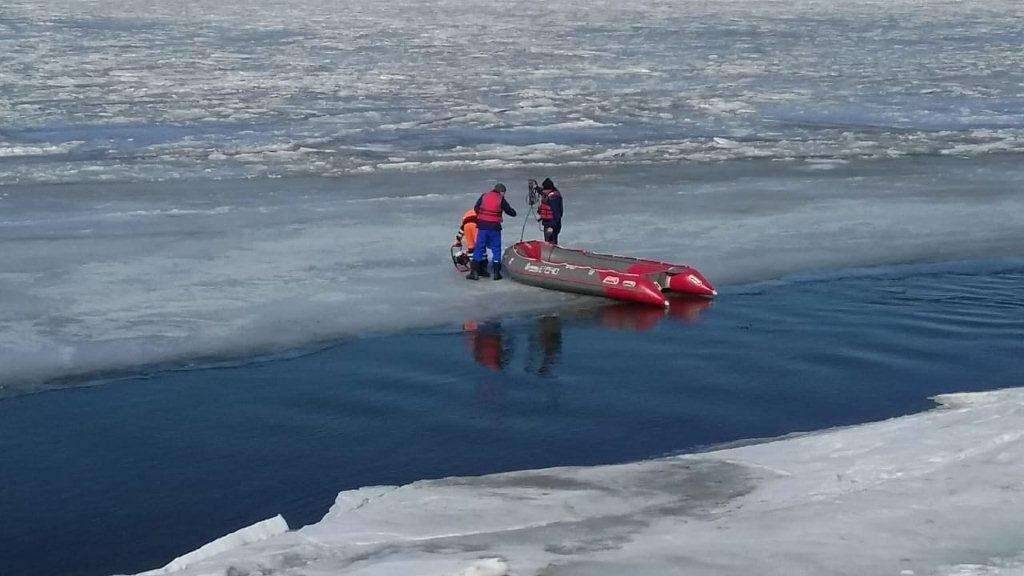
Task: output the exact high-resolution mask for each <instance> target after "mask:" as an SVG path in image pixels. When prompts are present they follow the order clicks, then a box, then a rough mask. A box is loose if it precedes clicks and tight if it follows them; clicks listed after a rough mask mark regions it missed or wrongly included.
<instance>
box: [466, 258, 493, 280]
mask: <svg viewBox="0 0 1024 576" xmlns="http://www.w3.org/2000/svg"><path fill="white" fill-rule="evenodd" d="M481 276H483V277H484V278H489V277H492V276H491V274H490V273H489V272H487V260H481V261H480V262H472V263H470V266H469V274H467V275H466V280H479V279H480V277H481ZM493 278H494V279H495V280H501V262H495V263H494V276H493Z"/></svg>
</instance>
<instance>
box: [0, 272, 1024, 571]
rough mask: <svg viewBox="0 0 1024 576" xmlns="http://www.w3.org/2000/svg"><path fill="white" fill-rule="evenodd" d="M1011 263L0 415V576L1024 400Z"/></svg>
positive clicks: (749, 290)
mask: <svg viewBox="0 0 1024 576" xmlns="http://www.w3.org/2000/svg"><path fill="white" fill-rule="evenodd" d="M1021 358H1024V265H1022V264H1021V263H1020V262H1019V261H1013V262H1001V263H985V264H977V263H975V264H966V265H964V264H961V265H950V266H942V267H937V268H936V267H932V268H928V269H922V268H916V269H905V270H902V271H899V270H897V271H892V270H890V271H888V272H881V271H875V272H868V273H851V274H850V275H848V276H847V277H839V276H836V277H832V278H829V279H817V280H794V281H789V282H780V283H772V284H764V285H758V286H752V287H751V286H748V287H741V288H732V289H726V290H724V291H723V294H722V296H721V297H720V298H719V300H718V301H716V302H715V303H714V304H713V305H711V306H708V305H707V304H704V303H693V302H689V303H688V302H677V303H676V304H675V305H674V306H673V309H672V311H671V313H669V314H667V315H665V314H663V313H661V312H660V311H657V310H651V309H644V308H634V307H629V306H620V305H604V306H599V307H595V308H592V309H587V310H565V311H561V312H560V313H557V314H552V315H547V316H541V317H516V318H506V319H502V320H500V321H481V322H478V323H467V325H465V326H451V327H445V328H440V329H435V330H431V331H418V332H415V333H408V334H400V335H393V336H385V337H375V338H367V339H362V340H356V341H351V342H346V343H342V344H339V345H337V346H335V347H333V348H330V349H328V350H324V351H321V352H318V353H315V354H310V355H308V356H304V357H301V358H295V359H289V360H278V361H272V362H265V363H260V364H252V365H248V366H241V367H236V368H222V369H208V370H192V371H179V372H166V373H161V374H156V375H151V376H148V377H138V378H130V379H123V380H119V381H115V382H107V383H102V384H98V385H96V386H91V387H79V388H69V389H64V390H57V391H52V392H47V393H40V394H34V395H27V396H21V397H15V398H8V399H4V400H0V454H2V455H3V458H2V461H0V496H2V497H0V542H2V543H3V545H0V573H2V574H3V575H4V576H21V575H53V574H62V575H97V574H109V573H113V572H133V571H138V570H142V569H148V568H154V567H157V566H160V565H162V564H163V563H165V562H167V561H169V560H170V559H172V558H173V557H175V556H177V555H180V554H182V553H185V552H187V551H189V550H191V549H194V548H196V547H198V546H200V545H202V544H204V543H205V542H208V541H210V540H212V539H214V538H216V537H219V536H221V535H223V534H225V533H227V532H230V531H233V530H235V529H238V528H240V527H243V526H245V525H248V524H250V523H252V522H255V521H258V520H262V519H264V518H267V517H270V516H272V515H274V514H276V513H278V512H281V513H283V514H284V515H285V518H286V519H287V520H288V521H289V523H290V524H291V525H292V526H299V525H302V524H307V523H310V522H314V521H316V520H318V519H319V518H320V516H321V515H322V514H323V513H324V512H326V511H327V508H328V507H329V506H330V504H331V503H332V502H333V499H334V497H335V495H336V494H337V492H339V491H340V490H345V489H350V488H356V487H359V486H365V485H373V484H400V483H407V482H411V481H413V480H417V479H422V478H436V477H442V476H448V475H476V474H486V473H491V472H499V471H506V470H516V469H530V468H541V467H547V466H556V465H593V464H604V463H612V462H622V461H629V460H637V459H644V458H651V457H656V456H661V455H664V454H667V453H673V452H681V451H688V450H694V449H699V448H700V447H704V446H707V445H712V444H716V443H722V442H729V441H735V440H740V439H746V438H758V437H771V436H777V435H781V434H786V433H790V432H796V431H804V430H815V429H821V428H826V427H830V426H839V425H849V424H856V423H861V422H866V421H871V420H878V419H883V418H889V417H893V416H897V415H901V414H906V413H909V412H914V411H919V410H923V409H926V408H928V407H929V406H930V403H929V401H928V400H927V398H928V397H929V396H932V395H935V394H939V393H944V392H952V391H970V390H984V389H991V388H1000V387H1008V386H1017V385H1021V384H1024V382H1021V375H1022V374H1024V370H1022V368H1024V361H1022V360H1021Z"/></svg>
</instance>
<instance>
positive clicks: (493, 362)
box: [463, 322, 509, 372]
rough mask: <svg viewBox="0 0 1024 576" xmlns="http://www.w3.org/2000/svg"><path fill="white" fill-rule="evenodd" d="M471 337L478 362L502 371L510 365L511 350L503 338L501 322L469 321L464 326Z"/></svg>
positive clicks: (471, 345) (474, 357) (471, 347)
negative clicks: (478, 322) (482, 322)
mask: <svg viewBox="0 0 1024 576" xmlns="http://www.w3.org/2000/svg"><path fill="white" fill-rule="evenodd" d="M463 329H464V330H465V332H466V335H467V336H468V337H469V347H470V350H471V351H472V352H473V360H474V361H476V363H477V364H479V365H481V366H484V367H486V368H490V369H491V370H494V371H495V372H501V371H502V370H504V369H505V366H507V365H508V361H509V350H508V348H506V347H505V342H504V339H503V338H502V330H501V324H500V323H498V322H486V323H484V324H479V325H478V324H476V323H475V322H471V323H467V324H465V325H464V326H463Z"/></svg>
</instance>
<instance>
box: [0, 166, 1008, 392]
mask: <svg viewBox="0 0 1024 576" xmlns="http://www.w3.org/2000/svg"><path fill="white" fill-rule="evenodd" d="M527 176H528V174H526V173H516V172H484V173H481V172H445V173H439V174H433V175H419V176H417V177H416V178H409V177H408V176H407V175H367V176H362V177H350V178H343V179H323V178H304V179H278V180H275V179H270V180H267V179H258V180H231V181H209V180H204V181H188V182H168V183H151V184H146V185H141V184H137V183H125V184H79V185H73V186H72V185H54V186H43V185H19V186H9V187H7V188H6V190H7V191H8V192H7V194H8V196H7V197H6V198H5V199H4V200H3V204H4V206H5V207H6V208H7V211H5V212H4V213H3V216H2V220H0V240H2V241H3V243H4V250H3V252H0V295H2V297H3V299H4V302H5V303H6V304H9V305H6V306H4V307H2V308H0V328H2V330H0V344H2V345H0V362H2V363H3V365H4V366H5V370H4V372H3V374H2V375H0V387H2V391H0V395H10V394H18V393H20V392H23V391H26V390H33V389H38V388H39V387H40V386H44V385H45V386H50V385H62V384H63V383H65V382H61V381H59V380H61V379H65V378H80V377H82V376H85V375H95V374H97V373H106V372H114V373H117V372H123V371H126V370H129V371H130V370H134V369H137V368H138V367H139V366H151V365H159V364H170V365H175V366H180V365H188V364H196V363H198V364H206V363H210V362H220V361H224V360H232V359H238V358H248V357H252V356H259V355H266V354H279V353H282V352H284V351H288V350H303V349H307V348H310V347H314V348H315V347H317V346H319V345H321V344H322V343H324V342H329V341H333V340H335V339H338V338H346V337H351V336H356V335H362V334H367V333H377V332H381V331H387V330H395V329H405V328H411V327H417V326H427V325H431V324H438V323H443V322H448V321H459V320H462V319H464V318H466V316H467V314H473V315H474V316H475V318H480V317H484V316H487V315H494V314H499V313H507V312H511V311H516V310H529V309H534V310H536V309H551V308H553V307H558V306H561V305H563V304H565V303H567V302H582V301H584V299H582V298H581V297H576V296H570V295H566V294H561V293H556V292H551V291H542V290H539V289H535V288H531V287H526V286H520V285H516V284H514V283H511V282H504V283H494V282H486V283H483V284H471V283H468V282H466V281H465V280H463V279H462V278H461V277H460V276H458V275H456V274H455V273H454V271H453V270H452V268H451V264H450V262H449V261H448V254H447V246H448V244H449V243H450V242H451V240H452V239H453V236H454V233H455V229H456V227H457V224H458V218H459V215H461V214H462V212H463V211H464V210H465V208H466V207H467V206H469V205H471V204H472V202H473V201H474V200H475V198H476V197H477V195H478V194H479V192H480V191H481V190H484V189H486V187H487V186H488V185H489V183H491V182H493V179H494V178H502V179H505V180H506V181H507V182H509V183H510V185H511V186H513V192H512V194H510V198H511V199H512V202H513V204H515V205H516V206H518V207H519V208H523V205H524V203H525V202H524V199H523V198H522V197H520V194H522V195H525V194H523V192H522V190H524V189H525V186H523V185H522V184H520V185H515V183H516V182H519V183H523V182H525V178H526V177H527ZM1022 177H1024V171H1022V169H1021V168H1020V163H1019V162H1017V159H1016V158H1014V157H1004V156H991V157H986V158H984V159H973V160H967V159H955V158H925V159H918V160H914V161H898V160H890V161H870V162H857V163H851V164H846V165H841V166H836V167H831V168H830V169H829V170H819V169H817V165H814V164H811V165H804V164H801V165H792V164H778V163H775V162H771V161H749V162H737V163H730V164H729V165H727V166H725V165H688V166H686V167H663V168H653V167H649V168H626V167H620V168H614V169H610V170H607V171H603V172H593V171H585V172H574V171H570V170H569V169H563V170H560V171H559V173H558V181H559V182H560V184H561V186H562V188H563V189H564V190H565V196H566V206H567V208H566V211H567V212H566V213H567V222H566V227H565V231H564V233H563V241H564V242H565V243H566V244H568V245H571V246H578V247H584V248H592V249H598V250H603V251H607V252H618V253H625V254H633V255H641V256H647V257H652V258H660V259H663V260H666V261H676V262H679V261H681V262H684V263H689V264H691V265H694V266H696V267H697V268H698V269H700V270H702V271H703V272H704V273H705V274H706V275H708V276H709V278H711V279H712V281H713V282H716V283H719V284H723V285H724V284H730V283H736V282H742V281H754V280H762V279H767V278H776V277H779V276H781V275H784V274H787V273H792V272H797V271H802V270H812V269H834V268H840V267H847V266H862V265H875V264H890V263H903V262H917V261H935V260H952V259H960V258H973V257H999V256H1013V255H1017V254H1019V250H1020V246H1021V245H1024V197H1022V196H1021V195H1020V194H1019V191H1020V189H1021V181H1022ZM520 186H523V188H520ZM517 190H519V192H517ZM521 221H522V218H521V217H520V218H516V219H510V221H509V222H508V223H507V225H506V232H505V238H506V244H507V243H508V242H509V241H510V240H512V239H517V238H518V236H519V232H520V222H521ZM527 234H528V237H534V238H536V237H537V236H538V232H537V230H536V229H534V228H532V227H531V228H530V229H528V230H527ZM55 380H58V381H57V382H55Z"/></svg>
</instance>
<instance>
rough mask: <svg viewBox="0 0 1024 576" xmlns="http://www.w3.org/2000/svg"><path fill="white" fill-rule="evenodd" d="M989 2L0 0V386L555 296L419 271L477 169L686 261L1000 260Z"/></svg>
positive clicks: (1010, 175)
mask: <svg viewBox="0 0 1024 576" xmlns="http://www.w3.org/2000/svg"><path fill="white" fill-rule="evenodd" d="M1022 10H1024V7H1022V5H1021V3H1019V2H1016V1H1013V0H993V1H990V2H985V3H963V2H954V1H951V0H924V1H922V0H894V1H893V0H886V1H884V2H883V1H870V2H858V3H853V4H850V3H838V2H834V1H831V0H802V1H799V2H745V1H744V2H739V1H733V0H714V1H711V2H707V1H703V0H701V1H696V0H681V1H679V2H671V3H665V2H660V1H656V0H641V1H639V2H629V3H623V2H612V1H605V0H601V1H595V2H591V3H588V4H587V5H585V6H584V5H580V4H579V3H577V2H561V1H556V2H526V1H519V0H516V1H514V2H507V1H504V0H502V1H498V0H469V1H461V0H460V1H453V0H441V1H437V2H420V1H419V0H399V1H396V2H387V3H384V2H374V3H371V4H370V5H367V4H366V3H365V2H356V1H355V0H344V1H340V2H336V1H333V0H331V1H327V0H295V1H289V2H278V1H270V0H258V1H255V2H246V3H244V6H243V5H242V4H240V3H238V2H221V1H217V2H213V1H211V0H192V1H189V2H186V3H185V4H183V5H173V6H172V5H167V4H165V3H160V2H154V1H152V0H127V1H117V2H114V1H111V0H91V1H88V2H79V1H68V0H61V1H55V2H44V3H40V2H34V1H29V0H11V1H8V2H5V3H4V7H3V10H2V11H0V54H3V63H2V70H3V76H2V82H0V242H2V247H3V250H2V251H0V364H2V365H3V366H4V368H5V370H4V371H3V373H2V374H0V395H7V394H11V393H19V392H20V391H24V390H28V389H35V388H37V387H38V386H40V385H51V384H53V383H54V381H55V380H60V379H65V378H68V379H80V378H81V377H82V376H83V375H89V374H97V373H108V372H123V371H130V370H132V369H137V368H139V367H140V366H150V365H156V364H160V365H173V366H183V365H190V364H206V363H210V362H220V361H224V360H225V359H238V358H246V357H251V356H253V355H265V354H276V353H280V352H281V351H283V350H297V349H303V348H308V347H315V346H318V345H320V344H322V343H323V342H328V341H332V340H335V339H338V338H344V337H350V336H354V335H358V334H361V333H365V332H366V331H380V330H389V329H404V328H409V327H413V326H422V325H426V324H430V323H437V322H449V321H458V320H461V319H462V317H463V316H464V315H466V314H467V313H468V312H472V314H473V315H475V316H478V317H479V316H486V315H489V314H495V313H505V312H514V311H517V310H523V309H528V308H531V307H552V306H558V305H560V304H561V303H563V302H565V301H566V300H567V299H569V297H566V296H562V295H554V294H545V295H544V296H538V295H537V294H536V292H531V291H529V290H525V289H523V288H521V287H516V286H512V285H509V284H505V285H500V286H497V285H493V284H491V285H489V286H488V288H487V289H486V290H483V289H472V288H470V287H468V286H467V285H466V283H465V282H463V281H461V280H460V279H458V278H457V277H455V276H454V275H453V274H452V273H451V272H450V270H448V269H447V260H446V259H447V254H446V253H445V250H446V245H447V244H448V243H449V242H450V239H451V238H452V237H453V236H454V228H455V223H456V222H457V219H458V216H459V215H460V214H461V213H462V212H463V211H464V210H465V209H466V208H468V207H469V206H470V205H471V204H472V202H473V199H474V198H475V196H476V195H477V194H479V193H480V192H481V191H483V190H484V189H486V187H488V186H489V185H490V184H492V183H493V182H494V181H495V180H496V179H503V180H506V181H507V183H509V184H510V186H512V189H513V190H514V191H517V192H515V195H514V197H513V201H514V203H516V205H517V206H518V207H520V208H522V207H523V200H522V192H521V190H522V189H521V186H522V183H523V182H524V181H525V179H526V178H527V177H535V178H541V177H544V176H552V177H554V179H555V180H556V181H557V182H559V184H560V185H561V186H562V187H563V189H564V190H565V192H566V195H565V197H566V214H567V216H566V218H567V221H566V228H565V232H564V233H563V236H562V238H563V241H564V242H566V243H568V244H572V245H575V246H580V247H589V248H596V249H601V250H605V251H610V252H624V253H628V254H634V255H645V256H650V257H655V258H661V259H665V260H673V261H674V260H684V261H687V262H688V263H691V264H694V265H697V266H698V267H699V268H701V269H702V271H704V272H705V273H706V274H708V275H709V276H710V277H711V278H712V280H713V281H715V282H717V283H719V284H728V283H733V282H740V281H747V280H759V279H765V278H777V277H780V276H783V275H785V274H787V273H790V272H794V271H801V270H806V269H815V268H838V267H845V266H865V265H878V264H889V263H903V262H918V261H922V260H924V261H934V260H949V259H956V258H977V257H982V258H985V257H999V256H1006V255H1011V256H1017V255H1020V246H1021V245H1022V237H1021V234H1022V232H1021V230H1024V227H1022V226H1021V224H1022V222H1021V219H1022V217H1024V216H1021V215H1022V214H1024V210H1022V206H1021V204H1022V200H1021V198H1020V195H1019V193H1017V192H1018V191H1019V190H1020V187H1021V183H1022V180H1024V179H1022V177H1021V170H1020V168H1019V167H1018V166H1017V165H1018V164H1019V162H1017V160H1016V158H1017V156H1019V154H1020V152H1022V151H1024V144H1022V143H1024V101H1022V100H1021V98H1020V86H1021V83H1022V82H1024V65H1022V64H1024V62H1022V58H1024V53H1022V52H1021V50H1020V49H1019V48H1020V46H1021V43H1022V41H1024V32H1022V30H1024V25H1022V23H1024V15H1022ZM518 223H519V221H518V220H515V221H513V222H512V223H511V225H510V226H509V231H508V232H507V233H506V238H507V239H508V238H514V237H516V236H517V234H516V228H517V225H518ZM532 233H533V237H537V234H536V231H535V230H534V231H532ZM480 288H482V287H480ZM541 300H543V301H542V302H541Z"/></svg>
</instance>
